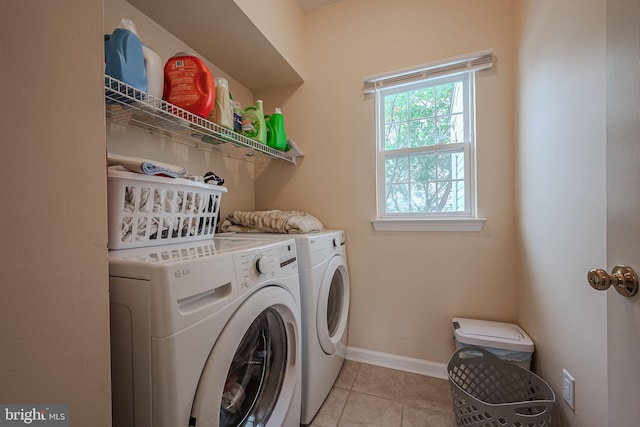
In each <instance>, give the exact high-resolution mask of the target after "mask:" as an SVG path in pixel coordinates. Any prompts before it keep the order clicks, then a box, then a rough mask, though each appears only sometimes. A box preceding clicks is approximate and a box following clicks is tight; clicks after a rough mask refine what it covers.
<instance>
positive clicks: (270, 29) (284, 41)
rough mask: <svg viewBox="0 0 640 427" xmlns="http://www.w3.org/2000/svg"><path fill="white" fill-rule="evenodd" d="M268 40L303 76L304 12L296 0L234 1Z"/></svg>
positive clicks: (304, 59)
mask: <svg viewBox="0 0 640 427" xmlns="http://www.w3.org/2000/svg"><path fill="white" fill-rule="evenodd" d="M234 1H235V2H236V4H237V5H238V6H239V7H240V9H242V11H243V12H244V13H245V14H246V15H247V17H249V19H251V21H252V22H253V24H254V25H255V26H256V27H258V28H259V29H260V31H261V32H262V33H263V35H264V36H265V37H266V38H267V39H268V40H269V42H270V43H271V44H272V45H273V46H275V47H276V48H277V50H278V52H279V53H280V54H281V55H282V56H283V57H284V58H285V59H286V60H287V62H288V63H289V64H290V65H291V66H292V67H293V68H294V69H295V70H296V71H297V72H298V74H300V75H301V76H302V78H303V79H304V77H305V74H306V65H307V57H306V55H305V51H306V48H307V43H306V38H305V28H304V23H305V20H304V12H303V11H302V9H300V7H299V6H298V2H297V1H296V0H269V1H263V0H234Z"/></svg>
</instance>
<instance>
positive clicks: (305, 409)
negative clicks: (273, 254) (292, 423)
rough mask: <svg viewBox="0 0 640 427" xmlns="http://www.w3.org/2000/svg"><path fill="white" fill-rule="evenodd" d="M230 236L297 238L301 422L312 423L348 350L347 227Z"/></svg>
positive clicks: (232, 236)
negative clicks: (303, 232)
mask: <svg viewBox="0 0 640 427" xmlns="http://www.w3.org/2000/svg"><path fill="white" fill-rule="evenodd" d="M225 236H228V237H230V238H237V239H240V240H241V239H246V238H254V237H255V236H261V237H265V238H272V239H278V238H279V239H284V238H293V239H294V240H295V242H296V247H297V252H298V271H299V274H300V291H301V292H300V296H301V307H302V412H301V423H302V424H309V423H311V421H312V420H313V417H315V415H316V414H317V412H318V410H319V409H320V407H321V406H322V403H323V402H324V400H325V399H326V398H327V396H328V395H329V392H330V391H331V388H332V387H333V384H334V383H335V381H336V379H337V377H338V374H339V373H340V369H341V368H342V364H343V363H344V359H345V355H346V352H347V327H348V317H349V297H350V287H349V271H348V269H347V246H346V240H345V234H344V231H342V230H323V231H317V232H312V233H306V234H263V233H227V234H225Z"/></svg>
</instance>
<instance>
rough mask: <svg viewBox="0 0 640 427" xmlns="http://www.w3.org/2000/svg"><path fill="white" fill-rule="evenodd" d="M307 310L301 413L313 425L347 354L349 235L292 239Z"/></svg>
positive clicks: (331, 233)
mask: <svg viewBox="0 0 640 427" xmlns="http://www.w3.org/2000/svg"><path fill="white" fill-rule="evenodd" d="M293 237H294V240H295V242H296V248H297V251H298V258H299V273H300V297H301V307H302V357H303V362H302V413H301V420H300V421H301V423H302V424H309V423H311V421H312V420H313V418H314V417H315V415H316V414H317V413H318V410H319V409H320V407H321V406H322V403H323V402H324V400H325V399H326V398H327V396H328V395H329V392H330V391H331V388H332V387H333V384H334V383H335V381H336V379H337V378H338V374H339V373H340V369H341V368H342V364H343V363H344V359H345V355H346V352H347V332H348V331H347V329H348V317H349V299H350V285H349V271H348V269H347V246H346V240H345V235H344V231H321V232H316V233H309V234H300V235H295V236H293Z"/></svg>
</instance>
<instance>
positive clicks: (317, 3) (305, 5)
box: [298, 0, 340, 12]
mask: <svg viewBox="0 0 640 427" xmlns="http://www.w3.org/2000/svg"><path fill="white" fill-rule="evenodd" d="M339 1H340V0H298V4H299V5H300V8H301V9H302V10H304V11H305V12H309V11H312V10H315V9H319V8H321V7H323V6H326V5H328V4H331V3H336V2H339Z"/></svg>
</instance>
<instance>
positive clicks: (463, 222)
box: [365, 51, 492, 231]
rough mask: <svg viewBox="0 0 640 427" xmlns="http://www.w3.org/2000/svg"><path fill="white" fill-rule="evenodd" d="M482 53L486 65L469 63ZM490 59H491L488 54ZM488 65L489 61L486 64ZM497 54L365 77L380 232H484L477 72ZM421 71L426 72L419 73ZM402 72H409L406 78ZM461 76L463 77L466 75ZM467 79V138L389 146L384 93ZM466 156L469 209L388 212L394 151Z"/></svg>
mask: <svg viewBox="0 0 640 427" xmlns="http://www.w3.org/2000/svg"><path fill="white" fill-rule="evenodd" d="M480 56H482V58H483V61H485V62H484V63H483V64H484V65H481V66H476V65H471V66H470V65H469V64H470V62H469V61H471V60H473V61H475V60H476V59H477V58H479V57H480ZM486 58H489V61H488V62H487V59H486ZM451 64H454V67H455V64H462V65H463V66H461V67H458V68H457V69H454V70H453V71H451V70H449V71H447V70H446V67H450V66H451ZM487 64H488V65H487ZM491 65H492V55H491V52H490V51H485V52H480V53H478V54H474V55H470V56H467V57H462V58H457V59H456V58H454V59H453V60H449V61H445V62H441V63H439V64H435V65H434V64H431V65H427V66H423V67H422V68H417V69H412V70H408V71H403V72H397V73H390V74H388V75H386V76H381V77H377V78H376V77H374V78H370V79H369V80H365V93H374V97H375V110H376V111H375V117H376V145H375V149H376V205H377V217H376V218H375V219H373V220H372V221H371V222H372V224H373V226H374V229H375V230H376V231H480V229H481V228H482V225H483V223H484V221H485V219H484V218H478V216H477V195H476V194H477V193H476V147H475V143H476V138H475V71H476V70H478V69H486V68H490V67H491ZM420 73H421V75H419V74H420ZM403 76H407V77H408V78H406V79H405V80H404V81H403ZM461 77H462V78H461ZM453 81H463V87H464V98H465V101H464V107H463V108H464V109H463V114H464V117H465V130H464V133H465V138H466V139H468V140H466V139H465V141H463V142H457V143H449V144H439V145H435V146H427V147H418V148H403V149H397V150H385V149H384V135H385V123H384V114H385V111H384V101H383V97H384V96H388V95H392V94H395V93H403V92H408V91H411V90H415V89H418V88H423V87H432V86H438V85H443V84H447V83H449V82H453ZM460 149H462V152H463V153H464V161H465V166H464V169H465V172H464V174H465V176H464V182H465V186H464V187H465V209H464V211H460V212H409V213H407V212H404V213H388V212H386V203H385V202H386V200H385V197H386V188H385V186H386V183H385V164H386V163H385V160H386V159H387V158H388V157H392V156H401V155H412V154H413V155H415V154H424V153H433V152H446V151H460Z"/></svg>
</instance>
